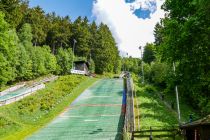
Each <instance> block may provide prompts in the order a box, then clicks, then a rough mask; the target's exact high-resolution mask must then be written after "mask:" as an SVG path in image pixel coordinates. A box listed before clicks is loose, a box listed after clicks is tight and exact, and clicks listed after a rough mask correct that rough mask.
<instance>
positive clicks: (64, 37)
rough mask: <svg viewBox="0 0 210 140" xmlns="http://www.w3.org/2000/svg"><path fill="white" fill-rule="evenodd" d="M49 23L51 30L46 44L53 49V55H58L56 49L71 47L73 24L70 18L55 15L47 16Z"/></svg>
mask: <svg viewBox="0 0 210 140" xmlns="http://www.w3.org/2000/svg"><path fill="white" fill-rule="evenodd" d="M47 20H48V21H49V30H48V32H47V38H46V43H47V44H48V45H50V47H51V48H52V52H53V54H55V53H56V50H57V48H56V47H63V48H68V47H69V46H71V45H70V41H69V40H70V38H71V35H72V32H71V23H70V19H69V17H68V16H66V17H64V18H62V17H60V16H56V14H55V13H52V14H47Z"/></svg>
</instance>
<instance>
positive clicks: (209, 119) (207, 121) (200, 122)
mask: <svg viewBox="0 0 210 140" xmlns="http://www.w3.org/2000/svg"><path fill="white" fill-rule="evenodd" d="M198 125H209V126H210V114H209V115H207V116H206V117H204V118H202V119H199V120H196V121H193V122H191V123H186V124H183V125H181V128H186V127H194V126H198Z"/></svg>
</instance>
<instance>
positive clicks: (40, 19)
mask: <svg viewBox="0 0 210 140" xmlns="http://www.w3.org/2000/svg"><path fill="white" fill-rule="evenodd" d="M24 20H25V21H24V22H25V23H29V24H31V27H32V34H33V39H32V42H33V45H34V46H37V45H42V44H43V43H44V41H45V39H46V36H47V31H46V30H47V28H45V26H47V24H48V22H47V20H46V17H45V15H44V11H43V10H42V9H41V8H40V7H39V6H37V7H34V8H31V9H29V10H28V12H27V15H26V16H25V19H24Z"/></svg>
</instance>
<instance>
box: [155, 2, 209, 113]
mask: <svg viewBox="0 0 210 140" xmlns="http://www.w3.org/2000/svg"><path fill="white" fill-rule="evenodd" d="M163 9H164V10H166V11H169V13H168V16H166V17H165V18H164V19H163V20H162V22H161V24H160V26H159V25H157V26H156V27H158V28H156V31H155V33H156V40H159V41H156V43H157V44H156V45H157V48H158V53H159V54H160V56H161V59H162V60H163V61H165V62H167V63H169V64H172V63H173V62H175V64H176V75H177V77H176V79H177V80H176V81H175V82H176V83H177V84H178V85H179V88H180V89H181V90H180V92H181V94H183V96H185V97H187V99H188V100H190V101H191V102H192V101H193V102H194V104H193V105H194V107H195V108H200V109H201V110H202V108H203V106H205V105H207V104H208V100H209V99H210V97H209V95H208V93H209V92H210V91H209V86H208V85H209V84H208V83H209V75H210V72H209V71H208V69H209V67H210V60H209V54H210V50H209V46H210V42H209V35H210V30H209V28H210V16H209V14H208V13H209V10H210V3H209V2H207V1H204V0H199V1H191V0H187V1H182V0H176V1H171V0H166V1H165V3H164V5H163ZM203 113H204V112H203Z"/></svg>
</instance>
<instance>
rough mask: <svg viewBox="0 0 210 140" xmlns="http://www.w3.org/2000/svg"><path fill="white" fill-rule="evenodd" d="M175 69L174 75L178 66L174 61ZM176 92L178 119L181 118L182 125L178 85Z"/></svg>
mask: <svg viewBox="0 0 210 140" xmlns="http://www.w3.org/2000/svg"><path fill="white" fill-rule="evenodd" d="M173 70H174V75H175V76H176V67H175V63H174V62H173ZM175 92H176V104H177V113H178V119H179V125H180V124H181V116H180V109H179V92H178V87H177V85H176V86H175Z"/></svg>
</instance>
